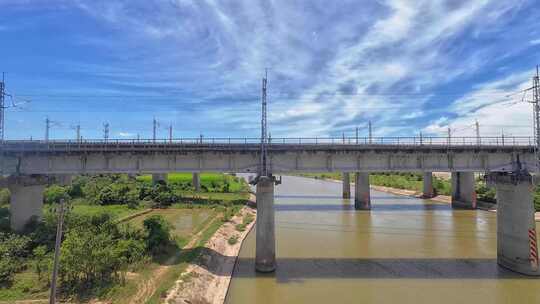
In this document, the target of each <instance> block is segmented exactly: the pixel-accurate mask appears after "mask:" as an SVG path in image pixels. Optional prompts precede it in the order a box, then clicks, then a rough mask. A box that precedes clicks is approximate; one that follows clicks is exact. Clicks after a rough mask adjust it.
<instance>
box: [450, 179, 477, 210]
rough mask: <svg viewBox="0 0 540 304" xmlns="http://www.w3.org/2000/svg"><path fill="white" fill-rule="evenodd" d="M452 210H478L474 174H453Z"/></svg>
mask: <svg viewBox="0 0 540 304" xmlns="http://www.w3.org/2000/svg"><path fill="white" fill-rule="evenodd" d="M452 208H461V209H476V190H475V188H474V173H473V172H452Z"/></svg>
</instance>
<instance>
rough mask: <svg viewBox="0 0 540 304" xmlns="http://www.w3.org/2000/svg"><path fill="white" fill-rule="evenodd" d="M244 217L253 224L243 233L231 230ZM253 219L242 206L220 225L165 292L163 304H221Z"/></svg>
mask: <svg viewBox="0 0 540 304" xmlns="http://www.w3.org/2000/svg"><path fill="white" fill-rule="evenodd" d="M248 214H249V215H250V216H252V217H253V221H252V222H251V223H250V224H249V225H247V226H246V228H245V230H244V231H241V232H240V231H237V229H236V228H235V226H236V225H237V224H241V223H242V221H243V218H244V216H247V215H248ZM255 215H256V211H255V210H254V209H252V208H250V207H247V206H246V207H244V208H242V210H241V211H240V214H239V215H237V216H234V217H233V218H232V219H231V221H229V222H227V223H225V224H223V225H222V226H221V227H220V228H219V229H218V231H216V233H215V234H214V235H213V236H212V238H211V239H210V240H209V241H208V242H207V243H206V245H205V248H204V251H203V254H202V256H201V257H200V258H199V259H198V260H197V261H196V262H195V263H194V264H191V265H190V266H188V268H187V269H186V271H185V272H184V273H183V274H182V275H181V277H180V279H179V280H178V281H177V282H176V285H175V287H174V288H173V289H172V290H170V291H169V294H168V295H167V298H166V300H165V302H166V303H171V304H172V303H181V304H186V303H208V304H222V303H223V302H224V301H225V297H226V295H227V290H228V289H229V284H230V282H231V276H232V272H233V270H234V265H235V264H236V259H237V257H238V252H240V248H241V246H242V241H243V240H244V238H245V237H246V236H247V235H248V233H249V231H250V230H251V229H252V228H253V225H254V224H255ZM232 236H236V237H237V242H236V243H235V244H230V243H229V242H228V240H229V238H231V237H232Z"/></svg>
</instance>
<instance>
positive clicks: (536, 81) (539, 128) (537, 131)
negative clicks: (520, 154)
mask: <svg viewBox="0 0 540 304" xmlns="http://www.w3.org/2000/svg"><path fill="white" fill-rule="evenodd" d="M532 90H533V102H532V103H533V107H534V141H535V149H536V159H537V164H538V165H539V168H540V76H539V74H538V65H537V66H536V76H534V77H533V86H532Z"/></svg>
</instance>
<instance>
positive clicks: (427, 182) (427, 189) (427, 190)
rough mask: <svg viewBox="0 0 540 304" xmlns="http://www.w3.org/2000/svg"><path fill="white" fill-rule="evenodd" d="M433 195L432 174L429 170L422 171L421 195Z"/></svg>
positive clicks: (428, 196)
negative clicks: (422, 184)
mask: <svg viewBox="0 0 540 304" xmlns="http://www.w3.org/2000/svg"><path fill="white" fill-rule="evenodd" d="M434 196H435V191H434V190H433V174H432V173H431V172H424V188H423V193H422V197H424V198H432V197H434Z"/></svg>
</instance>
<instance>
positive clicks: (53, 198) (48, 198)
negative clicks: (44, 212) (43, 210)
mask: <svg viewBox="0 0 540 304" xmlns="http://www.w3.org/2000/svg"><path fill="white" fill-rule="evenodd" d="M43 198H44V201H45V203H47V204H58V203H60V200H61V199H65V200H68V199H69V198H70V197H69V194H68V190H67V189H66V188H64V187H62V186H58V185H52V186H50V187H47V188H46V189H45V191H44V193H43Z"/></svg>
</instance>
